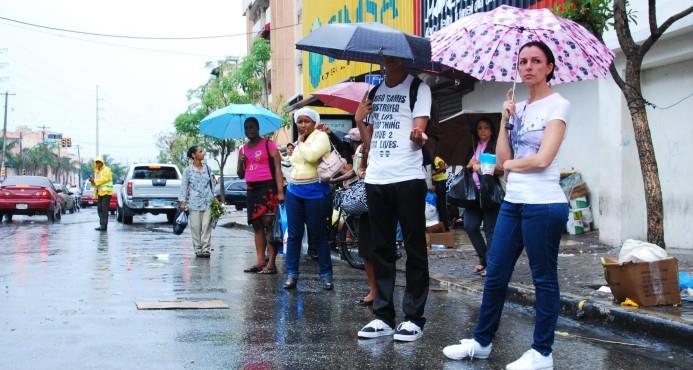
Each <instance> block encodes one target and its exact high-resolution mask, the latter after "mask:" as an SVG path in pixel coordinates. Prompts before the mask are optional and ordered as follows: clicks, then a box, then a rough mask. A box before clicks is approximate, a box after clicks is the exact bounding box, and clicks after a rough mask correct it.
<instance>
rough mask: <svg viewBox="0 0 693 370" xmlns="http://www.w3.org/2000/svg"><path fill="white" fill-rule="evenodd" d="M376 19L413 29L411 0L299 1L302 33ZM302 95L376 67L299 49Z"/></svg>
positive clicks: (331, 110) (326, 110) (333, 111)
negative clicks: (332, 25)
mask: <svg viewBox="0 0 693 370" xmlns="http://www.w3.org/2000/svg"><path fill="white" fill-rule="evenodd" d="M357 22H378V23H383V24H386V25H388V26H391V27H393V28H396V29H399V30H402V31H404V32H409V33H413V30H414V1H412V0H303V35H304V36H306V35H308V34H309V33H311V31H313V30H314V29H317V28H318V27H320V26H321V25H324V24H331V23H357ZM303 68H304V70H303V96H305V97H308V96H310V94H311V93H312V92H313V91H315V90H319V89H322V88H325V87H329V86H332V85H334V84H337V83H339V82H342V81H344V80H346V79H348V78H350V77H354V76H358V75H361V74H364V73H368V72H370V71H371V70H372V71H378V70H379V69H380V66H378V65H371V64H367V63H357V62H346V61H341V60H336V59H332V60H331V59H330V58H328V57H326V56H322V55H319V54H315V53H308V52H303ZM316 110H318V111H319V112H320V113H326V114H343V113H345V112H344V111H342V110H339V109H335V108H322V107H320V108H317V109H316Z"/></svg>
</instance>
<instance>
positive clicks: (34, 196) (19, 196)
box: [0, 176, 61, 223]
mask: <svg viewBox="0 0 693 370" xmlns="http://www.w3.org/2000/svg"><path fill="white" fill-rule="evenodd" d="M60 203H61V199H60V197H59V196H58V193H57V192H56V191H55V188H54V187H53V184H52V183H51V182H50V180H48V178H46V177H44V176H10V177H8V178H6V179H5V181H4V182H3V184H2V186H0V215H2V216H3V217H4V218H5V219H7V220H8V221H12V216H13V215H28V216H34V215H46V216H47V217H48V222H51V223H52V222H56V221H60V216H61V213H60V210H61V206H60Z"/></svg>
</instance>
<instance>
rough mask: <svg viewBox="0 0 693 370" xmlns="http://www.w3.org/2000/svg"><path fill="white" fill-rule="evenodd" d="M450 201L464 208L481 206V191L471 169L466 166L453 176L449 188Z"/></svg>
mask: <svg viewBox="0 0 693 370" xmlns="http://www.w3.org/2000/svg"><path fill="white" fill-rule="evenodd" d="M448 202H449V203H450V204H452V205H454V206H457V207H462V208H473V207H478V206H479V192H478V190H477V189H476V184H474V178H473V177H472V172H471V171H470V170H468V169H466V168H465V169H463V170H462V171H460V173H458V174H457V175H455V177H453V179H452V181H451V182H450V189H449V190H448Z"/></svg>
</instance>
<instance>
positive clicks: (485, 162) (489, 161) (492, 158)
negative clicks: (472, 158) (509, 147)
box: [479, 153, 496, 175]
mask: <svg viewBox="0 0 693 370" xmlns="http://www.w3.org/2000/svg"><path fill="white" fill-rule="evenodd" d="M479 163H480V165H481V173H482V174H484V175H493V172H494V171H495V169H496V155H495V154H489V153H481V155H480V156H479Z"/></svg>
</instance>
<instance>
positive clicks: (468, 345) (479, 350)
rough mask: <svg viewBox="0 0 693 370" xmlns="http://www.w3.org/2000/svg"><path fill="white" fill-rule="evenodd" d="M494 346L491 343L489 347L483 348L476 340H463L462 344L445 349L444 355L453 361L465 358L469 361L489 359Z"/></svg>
mask: <svg viewBox="0 0 693 370" xmlns="http://www.w3.org/2000/svg"><path fill="white" fill-rule="evenodd" d="M492 346H493V345H492V344H491V343H489V345H488V346H486V347H483V346H482V345H481V344H479V342H477V341H476V340H475V339H462V340H461V341H460V344H453V345H451V346H447V347H445V348H443V354H445V356H446V357H447V358H449V359H452V360H461V359H463V358H465V357H469V359H470V360H471V359H474V358H475V357H476V358H481V359H484V358H488V355H489V354H490V353H491V347H492Z"/></svg>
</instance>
